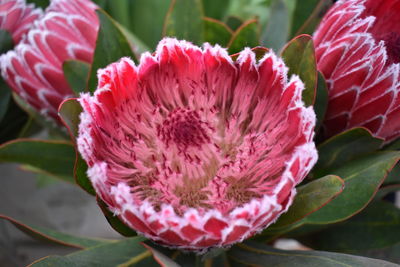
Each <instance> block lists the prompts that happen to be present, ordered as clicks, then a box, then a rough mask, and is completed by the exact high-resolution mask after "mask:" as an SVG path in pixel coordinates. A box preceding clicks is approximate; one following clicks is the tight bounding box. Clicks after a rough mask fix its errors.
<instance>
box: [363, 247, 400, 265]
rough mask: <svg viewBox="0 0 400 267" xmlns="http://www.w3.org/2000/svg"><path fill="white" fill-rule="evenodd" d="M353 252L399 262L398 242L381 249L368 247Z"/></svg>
mask: <svg viewBox="0 0 400 267" xmlns="http://www.w3.org/2000/svg"><path fill="white" fill-rule="evenodd" d="M355 254H356V255H360V256H365V257H370V258H376V259H382V260H387V261H391V262H393V263H397V264H400V243H397V244H396V245H394V246H390V247H386V248H382V249H369V250H363V251H358V252H356V253H355Z"/></svg>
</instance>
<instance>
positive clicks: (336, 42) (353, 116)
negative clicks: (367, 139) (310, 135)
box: [314, 0, 400, 142]
mask: <svg viewBox="0 0 400 267" xmlns="http://www.w3.org/2000/svg"><path fill="white" fill-rule="evenodd" d="M399 14H400V2H399V1H396V0H387V1H375V0H346V1H344V0H339V1H337V2H336V3H335V5H334V6H333V7H332V8H331V9H330V10H329V12H328V13H327V14H326V15H325V17H324V19H323V20H322V22H321V24H320V26H319V28H318V29H317V31H316V32H315V35H314V40H315V45H316V54H317V60H318V68H319V69H320V71H321V72H322V73H323V74H324V75H325V78H326V79H327V82H328V87H329V106H328V111H327V115H326V121H325V131H326V135H327V136H331V135H333V134H336V133H338V132H340V131H343V130H345V129H349V128H352V127H356V126H364V127H366V128H368V129H369V130H371V132H372V133H373V134H374V135H376V136H378V137H381V138H384V139H385V140H386V141H387V142H388V141H391V140H393V139H395V138H397V137H399V136H400V119H399V118H400V97H399V91H400V80H399V74H400V68H399V64H398V63H400V17H399Z"/></svg>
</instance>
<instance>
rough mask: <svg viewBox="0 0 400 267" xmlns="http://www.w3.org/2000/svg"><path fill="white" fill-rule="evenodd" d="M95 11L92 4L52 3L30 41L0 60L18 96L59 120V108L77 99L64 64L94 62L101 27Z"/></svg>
mask: <svg viewBox="0 0 400 267" xmlns="http://www.w3.org/2000/svg"><path fill="white" fill-rule="evenodd" d="M95 9H96V5H94V4H93V3H92V2H91V1H89V0H53V1H51V4H50V5H49V7H48V8H47V9H46V11H45V14H44V15H43V16H42V17H41V18H40V19H39V20H37V21H36V22H35V24H34V26H33V27H32V28H31V30H30V31H29V32H28V33H27V36H26V39H25V40H23V41H22V42H21V43H20V44H18V45H17V46H16V47H15V49H14V50H12V51H9V52H8V53H6V54H4V55H3V56H2V57H1V58H0V66H1V71H2V75H3V77H4V79H5V80H6V82H7V83H8V84H9V85H10V87H11V88H12V89H13V90H14V92H16V93H17V94H18V95H19V96H20V97H22V99H24V100H25V101H26V102H27V103H28V104H30V105H31V106H32V107H33V108H34V109H36V110H38V111H40V112H41V113H43V114H45V115H47V116H49V117H50V118H53V119H55V120H57V119H58V116H57V109H58V106H59V104H60V103H61V102H62V100H63V99H65V98H68V97H71V96H73V91H72V89H71V88H70V86H69V85H68V83H67V81H66V79H65V77H64V74H63V70H62V64H63V62H64V61H65V60H69V59H76V60H82V61H85V62H91V61H92V57H93V52H94V47H95V43H96V37H97V30H98V27H99V22H98V18H97V16H96V13H95Z"/></svg>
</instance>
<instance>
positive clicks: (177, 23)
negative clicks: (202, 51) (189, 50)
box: [163, 0, 204, 45]
mask: <svg viewBox="0 0 400 267" xmlns="http://www.w3.org/2000/svg"><path fill="white" fill-rule="evenodd" d="M203 14H204V13H203V7H202V3H201V0H171V6H170V8H169V11H168V13H167V16H166V18H165V24H164V30H163V35H164V36H174V37H177V38H178V39H184V40H187V41H191V42H193V43H195V44H198V45H201V44H202V43H203V41H204V21H203V17H204V15H203Z"/></svg>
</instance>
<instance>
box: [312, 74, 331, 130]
mask: <svg viewBox="0 0 400 267" xmlns="http://www.w3.org/2000/svg"><path fill="white" fill-rule="evenodd" d="M327 108H328V88H327V85H326V81H325V78H324V76H323V75H322V73H320V72H318V82H317V91H316V96H315V103H314V111H315V115H316V116H317V124H316V126H315V131H316V132H318V130H319V129H320V127H321V125H322V122H323V120H324V118H325V113H326V110H327Z"/></svg>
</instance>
